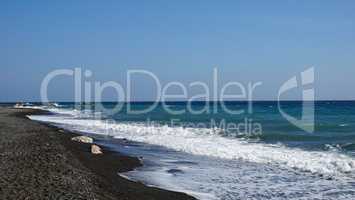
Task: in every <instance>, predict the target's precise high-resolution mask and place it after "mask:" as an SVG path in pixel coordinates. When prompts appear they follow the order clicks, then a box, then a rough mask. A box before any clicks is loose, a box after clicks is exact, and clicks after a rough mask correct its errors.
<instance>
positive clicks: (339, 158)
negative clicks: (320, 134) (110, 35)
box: [30, 115, 355, 175]
mask: <svg viewBox="0 0 355 200" xmlns="http://www.w3.org/2000/svg"><path fill="white" fill-rule="evenodd" d="M30 118H31V119H33V120H39V121H45V122H52V123H57V124H62V125H65V126H68V127H69V128H71V129H74V130H77V131H85V132H89V133H95V134H106V135H111V136H114V137H115V138H126V139H128V140H132V141H137V142H144V143H148V144H153V145H160V146H164V147H167V148H171V149H174V150H177V151H182V152H186V153H190V154H195V155H202V156H211V157H217V158H223V159H242V160H246V161H250V162H255V163H263V164H276V165H279V166H282V167H287V168H294V169H298V170H301V171H309V172H313V173H319V174H331V175H336V174H342V173H349V172H354V171H355V160H354V158H352V157H350V156H346V155H344V154H341V153H339V152H321V151H305V150H302V149H297V148H288V147H285V146H282V145H267V144H262V143H249V142H247V141H243V140H240V139H235V138H226V137H222V136H220V135H217V134H214V133H213V131H211V130H210V129H197V128H182V127H168V126H160V127H157V126H154V127H153V126H146V125H144V124H139V123H106V122H105V121H102V120H94V119H78V118H75V117H63V116H55V115H54V116H30Z"/></svg>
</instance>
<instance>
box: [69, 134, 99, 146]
mask: <svg viewBox="0 0 355 200" xmlns="http://www.w3.org/2000/svg"><path fill="white" fill-rule="evenodd" d="M71 140H73V141H76V142H82V143H89V144H91V143H93V142H94V140H93V139H92V138H91V137H88V136H83V135H82V136H77V137H73V138H72V139H71Z"/></svg>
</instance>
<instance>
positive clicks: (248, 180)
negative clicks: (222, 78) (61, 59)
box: [31, 101, 355, 199]
mask: <svg viewBox="0 0 355 200" xmlns="http://www.w3.org/2000/svg"><path fill="white" fill-rule="evenodd" d="M303 103H304V102H297V101H289V102H287V101H285V102H281V103H280V106H279V105H278V102H272V101H265V102H261V101H260V102H252V105H251V106H252V107H251V108H252V110H250V105H249V104H248V102H227V103H226V107H227V108H228V109H229V110H232V111H241V112H242V113H240V114H231V113H228V112H227V111H226V109H223V107H222V106H221V105H220V104H219V103H215V102H207V103H206V102H193V103H192V105H189V104H188V103H187V102H169V103H167V105H163V104H162V103H159V104H157V105H156V106H155V107H154V109H152V110H151V111H149V112H146V113H143V114H133V113H132V110H133V111H139V110H140V111H141V110H143V109H146V108H148V107H150V106H151V105H152V104H153V103H152V102H150V103H149V102H141V103H132V104H131V105H128V104H123V105H122V107H121V109H120V110H119V111H117V112H112V111H113V108H114V107H115V106H117V103H112V102H107V103H100V104H99V103H87V104H75V103H56V104H54V105H51V106H43V105H40V104H35V103H33V104H32V105H31V106H39V107H40V108H41V109H46V110H49V111H51V112H52V113H53V114H51V115H46V116H31V118H32V119H34V120H38V121H43V122H47V123H52V124H55V125H57V126H60V127H63V128H67V129H71V130H75V131H80V132H83V133H87V134H94V135H96V136H99V137H98V139H99V140H98V141H100V142H101V143H102V144H104V145H108V146H110V147H112V148H114V149H117V150H119V151H121V152H124V153H127V154H130V155H135V156H143V162H145V166H144V167H142V168H140V169H138V170H136V171H134V172H129V173H126V174H123V175H124V176H127V177H129V178H131V179H135V180H140V181H143V182H146V183H147V184H151V185H155V186H159V187H164V188H168V189H173V190H179V191H183V192H187V193H189V194H192V195H194V196H196V197H198V198H201V199H238V198H242V199H245V198H251V199H264V198H271V199H317V198H318V199H335V198H336V199H349V198H350V199H351V198H354V197H355V182H354V181H353V180H354V177H355V175H354V173H355V157H354V156H355V102H354V101H318V102H315V107H314V113H315V115H314V119H315V124H314V127H315V129H314V132H307V131H304V130H302V129H301V128H299V127H297V126H295V125H294V124H292V123H290V122H289V121H288V120H287V119H286V118H285V117H284V116H283V115H282V114H281V113H280V108H281V109H282V110H283V112H285V113H287V114H288V115H290V116H294V117H295V118H297V119H301V117H302V105H303ZM100 106H103V107H100ZM129 106H130V107H129ZM189 107H190V108H191V109H193V110H194V111H201V113H199V114H196V113H191V112H189V111H188V108H189ZM166 108H168V109H169V110H170V111H185V112H183V113H180V114H172V113H171V112H168V111H167V109H166ZM129 110H130V111H129ZM202 111H203V112H202ZM303 117H304V115H303ZM306 117H310V116H306ZM301 123H302V122H301ZM228 124H229V125H230V126H231V127H232V128H229V129H225V128H226V125H228ZM301 125H302V126H303V127H304V126H312V124H301ZM233 127H234V128H233ZM236 127H237V128H236ZM102 136H104V137H102ZM107 136H109V137H107ZM121 139H125V140H121Z"/></svg>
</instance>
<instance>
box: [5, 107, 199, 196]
mask: <svg viewBox="0 0 355 200" xmlns="http://www.w3.org/2000/svg"><path fill="white" fill-rule="evenodd" d="M41 112H43V111H38V110H31V109H12V108H0V199H34V200H37V199H122V200H124V199H135V200H152V199H157V200H158V199H161V200H169V199H174V200H185V199H194V198H192V197H189V196H187V195H186V194H183V193H178V192H171V191H166V190H162V189H158V188H153V187H147V186H145V185H144V184H142V183H137V182H133V181H130V180H127V179H124V178H122V177H120V176H119V175H118V174H117V173H118V172H125V171H129V170H132V169H134V168H135V167H138V166H140V162H139V160H138V159H137V158H133V157H128V156H124V155H120V154H119V153H117V152H113V151H110V150H109V149H105V148H103V151H104V154H103V155H93V154H91V152H90V145H89V144H82V143H78V142H74V141H71V137H74V136H77V134H75V133H71V132H67V131H63V130H60V129H58V128H55V127H51V126H47V125H44V124H40V123H38V122H35V121H31V120H29V119H28V118H27V117H26V115H29V114H31V115H32V114H40V113H41Z"/></svg>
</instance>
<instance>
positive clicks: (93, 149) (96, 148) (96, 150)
mask: <svg viewBox="0 0 355 200" xmlns="http://www.w3.org/2000/svg"><path fill="white" fill-rule="evenodd" d="M91 153H92V154H102V150H101V148H100V147H99V146H97V145H96V144H93V145H91Z"/></svg>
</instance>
